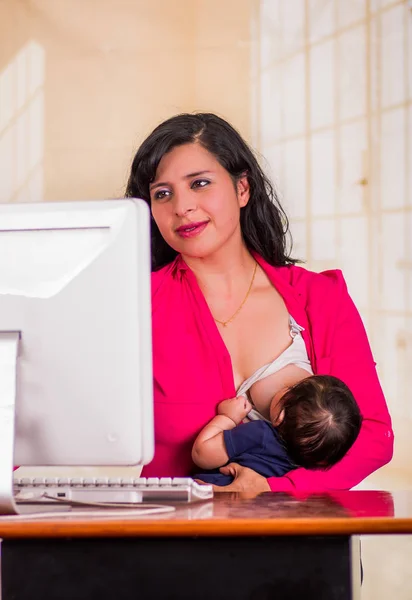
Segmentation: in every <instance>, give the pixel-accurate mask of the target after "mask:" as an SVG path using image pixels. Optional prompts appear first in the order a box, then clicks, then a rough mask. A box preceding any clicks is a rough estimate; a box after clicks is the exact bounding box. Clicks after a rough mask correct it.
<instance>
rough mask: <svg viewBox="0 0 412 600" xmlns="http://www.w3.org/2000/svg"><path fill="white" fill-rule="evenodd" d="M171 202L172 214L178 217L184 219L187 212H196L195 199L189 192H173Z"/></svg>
mask: <svg viewBox="0 0 412 600" xmlns="http://www.w3.org/2000/svg"><path fill="white" fill-rule="evenodd" d="M173 200H174V212H175V214H176V216H178V217H184V216H185V215H187V214H188V213H189V212H193V211H194V210H196V199H195V198H194V195H193V193H190V191H189V190H187V191H186V190H185V191H182V190H181V191H179V192H178V191H175V193H174V198H173Z"/></svg>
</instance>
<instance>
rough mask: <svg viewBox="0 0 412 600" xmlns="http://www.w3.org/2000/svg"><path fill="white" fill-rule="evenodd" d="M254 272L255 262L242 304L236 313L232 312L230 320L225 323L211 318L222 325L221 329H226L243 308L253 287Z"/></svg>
mask: <svg viewBox="0 0 412 600" xmlns="http://www.w3.org/2000/svg"><path fill="white" fill-rule="evenodd" d="M256 270H257V262H256V261H255V268H254V269H253V275H252V281H251V282H250V285H249V289H248V291H247V292H246V296H245V297H244V298H243V301H242V304H241V305H240V306H239V308H238V309H237V310H236V312H234V313H233V315H232V316H231V317H230V319H228V320H227V321H219V319H215V317H213V318H214V320H215V321H216V323H219V325H223V327H226V325H227V324H228V323H230V322H231V321H233V319H234V318H235V317H236V315H237V314H238V312H239V311H240V309H241V308H242V307H243V305H244V303H245V302H246V300H247V299H248V297H249V294H250V291H251V289H252V286H253V282H254V281H255V275H256Z"/></svg>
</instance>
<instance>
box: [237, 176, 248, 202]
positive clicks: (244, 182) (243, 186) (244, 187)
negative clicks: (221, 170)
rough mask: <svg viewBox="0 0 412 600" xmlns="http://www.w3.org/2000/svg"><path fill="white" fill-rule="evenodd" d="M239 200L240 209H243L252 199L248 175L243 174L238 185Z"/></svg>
mask: <svg viewBox="0 0 412 600" xmlns="http://www.w3.org/2000/svg"><path fill="white" fill-rule="evenodd" d="M236 190H237V198H238V201H239V207H240V208H243V207H244V206H246V204H247V203H248V202H249V198H250V186H249V180H248V178H247V173H246V172H245V173H242V175H241V177H240V178H239V179H238V181H237V184H236Z"/></svg>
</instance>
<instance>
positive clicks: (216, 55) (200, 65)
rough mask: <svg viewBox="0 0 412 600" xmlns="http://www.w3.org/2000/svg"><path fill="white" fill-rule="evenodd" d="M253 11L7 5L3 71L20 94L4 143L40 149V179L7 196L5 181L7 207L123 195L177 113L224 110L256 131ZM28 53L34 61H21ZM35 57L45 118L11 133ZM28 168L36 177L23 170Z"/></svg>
mask: <svg viewBox="0 0 412 600" xmlns="http://www.w3.org/2000/svg"><path fill="white" fill-rule="evenodd" d="M249 5H250V2H249V0H228V1H227V2H224V3H223V4H222V3H221V2H219V1H218V0H209V1H207V0H175V1H174V2H170V0H150V1H149V0H146V1H143V0H134V1H131V0H117V1H114V0H83V1H82V2H80V3H77V2H75V1H74V0H57V1H56V0H27V1H26V2H19V1H18V0H4V1H3V2H1V3H0V39H1V40H2V42H1V44H0V72H2V73H3V72H4V71H7V70H9V71H10V68H11V72H9V73H7V75H9V76H8V77H6V79H5V80H4V81H3V88H7V90H9V88H11V93H9V94H6V96H7V98H9V96H11V98H9V99H7V98H5V102H6V103H10V102H11V103H12V105H13V111H12V112H13V115H12V117H11V118H10V120H9V122H8V124H7V129H8V132H9V133H10V131H11V130H13V131H12V135H6V136H5V134H4V131H3V130H2V129H0V136H1V137H0V139H2V141H3V150H4V153H5V154H7V153H10V151H11V152H13V147H14V146H16V144H17V141H16V139H21V138H22V137H23V138H24V139H26V140H27V139H28V137H30V135H31V138H32V143H34V144H35V145H36V146H37V149H38V150H39V151H40V152H41V154H42V182H43V184H42V186H38V187H37V190H36V193H30V191H28V189H27V185H26V186H24V185H22V181H21V177H17V176H15V177H14V178H13V181H12V182H11V184H10V185H9V186H8V187H7V189H6V186H5V184H3V186H2V187H1V186H0V200H1V201H10V200H11V201H15V200H16V199H17V200H19V199H20V200H23V201H27V199H29V200H30V199H32V200H37V199H45V200H63V199H84V198H93V199H94V198H104V197H109V196H119V195H121V194H122V192H123V190H124V186H125V182H126V179H127V173H128V168H129V166H130V162H131V159H132V156H133V151H134V150H135V149H136V147H137V145H138V144H139V142H140V141H141V140H142V139H143V138H144V137H145V136H146V135H147V134H148V133H149V132H150V131H151V129H152V128H153V127H154V126H155V125H156V124H157V123H158V122H160V121H161V120H163V119H164V118H166V117H169V116H171V115H174V114H176V113H179V112H183V111H193V110H208V111H214V112H218V113H220V114H222V115H223V116H226V117H229V118H231V119H232V120H233V121H234V122H235V123H236V124H237V126H238V127H240V128H241V130H242V132H243V133H244V134H245V135H246V136H248V135H249V133H250V132H249V112H250V106H249V92H248V90H249V77H250V47H249V46H250V44H249V28H250V6H249ZM217 14H219V21H218V26H216V15H217ZM22 52H23V53H25V54H26V56H25V61H21V60H20V61H19V60H18V58H19V57H20V56H21V54H22ZM34 54H36V57H35V59H33V55H34ZM33 61H34V62H36V61H37V62H36V65H37V71H36V73H37V76H38V77H40V79H41V82H40V87H41V90H40V91H39V93H38V96H37V103H38V106H37V112H36V115H31V117H32V118H31V119H30V118H28V119H26V120H25V123H24V124H23V125H22V126H21V127H20V128H19V126H18V125H17V126H16V127H14V126H15V125H16V123H17V122H18V121H19V119H20V117H21V116H22V114H24V110H25V107H26V104H27V103H28V104H30V101H31V100H32V98H31V97H30V96H27V98H26V104H25V105H23V106H19V107H16V98H15V96H16V94H17V93H18V92H17V87H18V86H19V85H20V86H21V85H24V81H25V80H26V84H28V81H29V80H30V77H31V75H32V73H31V72H30V66H32V65H31V62H33ZM22 62H27V69H26V70H24V69H22V65H21V63H22ZM32 70H33V69H32ZM40 71H41V72H40ZM21 80H23V84H22V82H21ZM39 94H40V96H41V97H40V96H39ZM39 105H40V106H39ZM14 109H15V110H14ZM42 118H43V119H44V128H43V129H42V131H37V132H36V131H35V124H34V122H33V121H36V122H37V123H38V122H39V119H42ZM23 120H24V119H23ZM14 129H15V130H16V131H15V130H14ZM17 130H18V131H17ZM23 131H24V133H23ZM19 136H20V137H19ZM21 142H22V143H21V145H23V140H21ZM19 154H21V152H20V153H19ZM17 160H20V161H21V158H19V159H18V158H17V157H16V161H17ZM3 164H4V163H3ZM13 169H15V166H14V165H12V170H13ZM20 170H23V172H24V174H25V175H28V173H27V171H28V169H27V168H26V165H22V166H21V168H20ZM26 183H27V182H26ZM10 189H11V193H10ZM19 194H20V198H19Z"/></svg>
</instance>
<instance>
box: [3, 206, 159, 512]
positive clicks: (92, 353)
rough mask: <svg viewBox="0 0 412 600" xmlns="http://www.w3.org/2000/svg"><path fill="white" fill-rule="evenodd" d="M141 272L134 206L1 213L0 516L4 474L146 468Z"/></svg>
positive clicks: (145, 327) (141, 220) (143, 253)
mask: <svg viewBox="0 0 412 600" xmlns="http://www.w3.org/2000/svg"><path fill="white" fill-rule="evenodd" d="M150 271H151V266H150V218H149V209H148V207H147V204H146V203H145V202H144V201H142V200H132V199H123V200H107V201H95V202H70V203H43V204H36V205H34V204H25V205H23V204H21V205H0V504H3V506H4V505H5V504H7V503H8V502H9V500H10V498H11V495H12V470H13V465H42V466H43V465H76V466H78V465H90V466H95V465H99V466H102V465H110V466H120V465H123V466H126V465H143V464H147V463H148V462H150V460H151V459H152V457H153V448H154V433H153V399H152V398H153V391H152V347H151V299H150ZM10 501H11V502H12V500H10Z"/></svg>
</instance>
